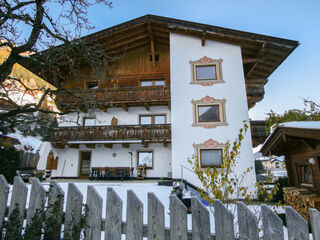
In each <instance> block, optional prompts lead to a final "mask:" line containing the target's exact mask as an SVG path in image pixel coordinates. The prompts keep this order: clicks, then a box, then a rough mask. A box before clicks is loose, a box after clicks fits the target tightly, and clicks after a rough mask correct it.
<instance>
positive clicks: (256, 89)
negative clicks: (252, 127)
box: [247, 86, 264, 108]
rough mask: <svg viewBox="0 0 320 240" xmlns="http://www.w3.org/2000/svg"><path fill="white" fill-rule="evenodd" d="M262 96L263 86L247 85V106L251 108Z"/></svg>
mask: <svg viewBox="0 0 320 240" xmlns="http://www.w3.org/2000/svg"><path fill="white" fill-rule="evenodd" d="M263 97H264V87H263V86H249V87H247V101H248V106H249V108H252V107H253V106H254V105H255V104H256V103H257V102H260V101H261V100H262V99H263Z"/></svg>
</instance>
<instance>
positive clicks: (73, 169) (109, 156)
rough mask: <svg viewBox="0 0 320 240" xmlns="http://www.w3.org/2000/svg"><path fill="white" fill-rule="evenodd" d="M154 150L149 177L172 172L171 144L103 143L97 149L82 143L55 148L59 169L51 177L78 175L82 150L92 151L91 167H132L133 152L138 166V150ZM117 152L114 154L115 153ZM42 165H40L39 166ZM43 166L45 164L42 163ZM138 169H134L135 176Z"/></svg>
mask: <svg viewBox="0 0 320 240" xmlns="http://www.w3.org/2000/svg"><path fill="white" fill-rule="evenodd" d="M146 150H147V151H152V152H153V158H154V159H153V168H152V169H147V177H151V178H161V177H168V174H169V175H170V174H171V144H168V146H167V147H163V145H162V144H149V146H148V148H144V147H143V146H142V145H141V144H130V147H129V148H123V147H122V145H121V144H113V148H112V149H109V148H105V147H104V145H103V144H96V147H95V149H91V148H87V147H86V146H85V145H82V144H81V145H80V147H79V149H74V148H70V147H68V146H66V147H65V149H55V148H53V152H54V155H55V156H59V161H58V168H57V170H52V173H51V177H78V176H79V171H80V165H79V164H80V152H81V151H88V152H91V164H90V167H130V165H131V156H130V154H129V152H132V167H134V169H136V167H137V153H138V151H146ZM114 153H115V154H116V156H114V155H113V154H114ZM39 167H40V166H39V165H38V168H39ZM41 167H43V165H41ZM135 174H136V171H134V176H135Z"/></svg>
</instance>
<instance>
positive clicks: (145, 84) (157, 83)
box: [140, 79, 165, 87]
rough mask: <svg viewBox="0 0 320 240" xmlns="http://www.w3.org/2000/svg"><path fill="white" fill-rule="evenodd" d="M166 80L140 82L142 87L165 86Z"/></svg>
mask: <svg viewBox="0 0 320 240" xmlns="http://www.w3.org/2000/svg"><path fill="white" fill-rule="evenodd" d="M164 85H165V80H164V79H151V80H140V86H141V87H152V86H164Z"/></svg>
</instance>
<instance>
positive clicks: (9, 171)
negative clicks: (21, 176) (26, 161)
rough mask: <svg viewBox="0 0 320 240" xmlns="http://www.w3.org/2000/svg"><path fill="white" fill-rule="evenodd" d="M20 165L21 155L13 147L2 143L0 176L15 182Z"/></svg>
mask: <svg viewBox="0 0 320 240" xmlns="http://www.w3.org/2000/svg"><path fill="white" fill-rule="evenodd" d="M19 165H20V153H19V152H18V151H17V150H16V149H15V148H14V147H12V146H10V145H7V144H3V143H0V174H3V176H4V177H5V178H6V179H7V181H8V182H9V183H12V182H13V178H14V176H16V171H17V170H18V169H19Z"/></svg>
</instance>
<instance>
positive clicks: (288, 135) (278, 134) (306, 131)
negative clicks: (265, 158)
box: [260, 126, 320, 156]
mask: <svg viewBox="0 0 320 240" xmlns="http://www.w3.org/2000/svg"><path fill="white" fill-rule="evenodd" d="M314 141H320V129H315V128H296V127H284V126H279V127H277V128H276V129H275V130H274V131H273V132H272V133H271V134H270V135H269V137H268V138H267V140H266V141H265V142H264V144H263V146H262V148H261V150H260V152H261V153H262V154H263V155H271V154H273V155H276V156H280V155H285V154H286V153H287V151H288V150H290V149H292V148H293V147H294V144H295V143H297V142H302V143H304V144H307V145H309V146H311V147H313V146H312V145H313V142H314Z"/></svg>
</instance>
